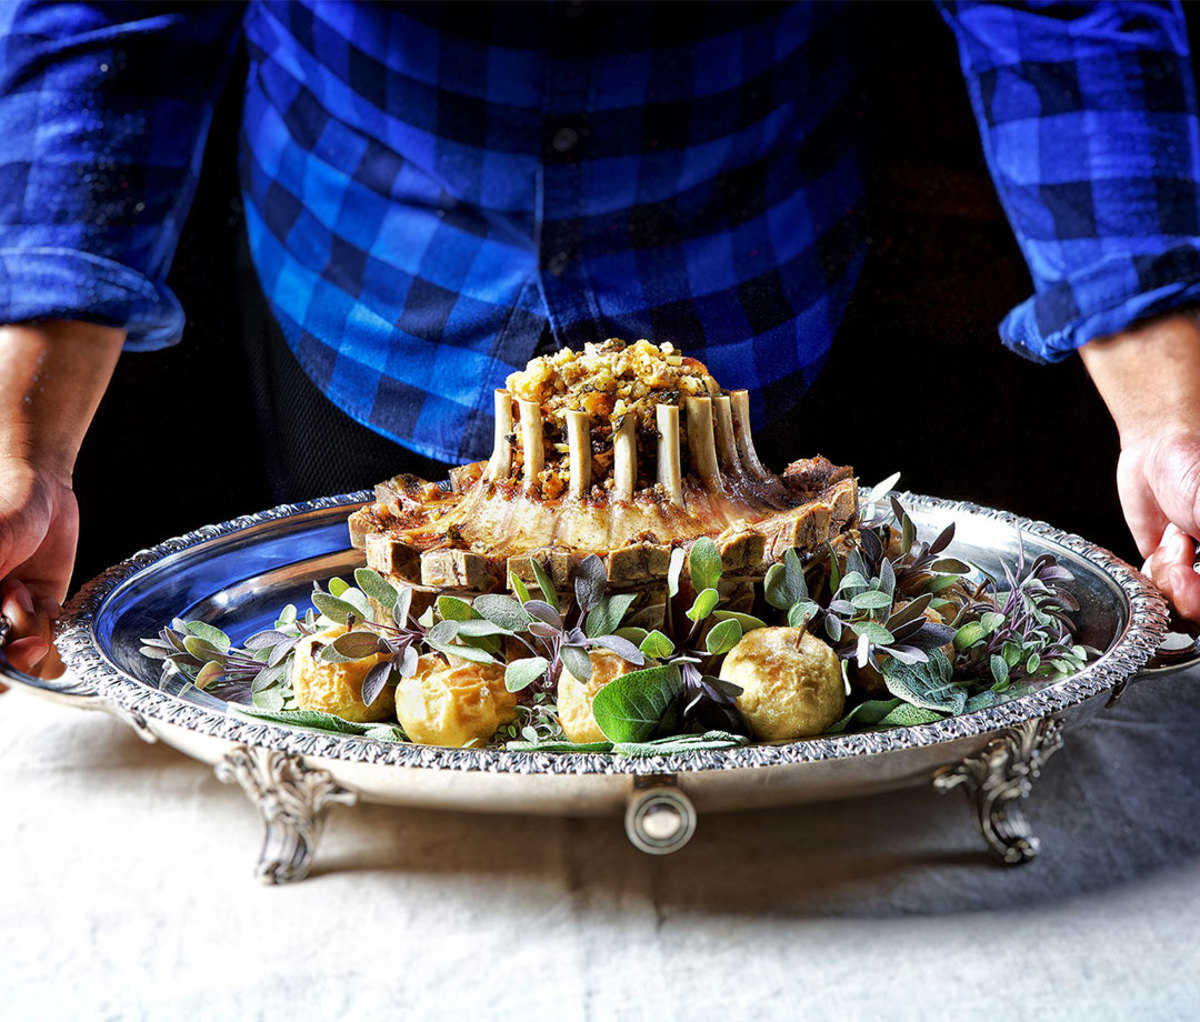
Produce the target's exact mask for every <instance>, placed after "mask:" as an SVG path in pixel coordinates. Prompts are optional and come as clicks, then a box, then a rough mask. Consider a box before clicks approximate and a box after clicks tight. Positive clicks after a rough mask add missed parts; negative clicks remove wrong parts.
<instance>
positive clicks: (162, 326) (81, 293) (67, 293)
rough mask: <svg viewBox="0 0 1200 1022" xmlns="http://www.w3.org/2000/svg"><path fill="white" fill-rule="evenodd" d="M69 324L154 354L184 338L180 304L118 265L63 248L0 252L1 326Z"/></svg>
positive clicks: (160, 286) (157, 286)
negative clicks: (108, 333)
mask: <svg viewBox="0 0 1200 1022" xmlns="http://www.w3.org/2000/svg"><path fill="white" fill-rule="evenodd" d="M34 319H73V320H81V321H83V322H88V323H99V324H102V325H104V326H112V327H119V328H123V329H125V330H127V331H128V332H129V336H128V338H127V339H126V342H125V348H126V350H129V351H153V350H155V349H157V348H165V347H167V346H168V345H171V344H175V343H176V342H177V341H178V340H179V338H180V337H181V336H182V335H183V324H184V314H183V307H182V306H181V305H180V304H179V299H178V298H176V297H175V295H174V294H173V293H172V292H171V291H170V289H168V288H167V287H166V286H165V285H163V284H161V283H159V282H157V281H154V280H151V279H150V278H149V277H146V276H145V275H143V274H141V273H139V272H137V270H133V269H130V268H129V267H128V266H124V265H122V264H121V263H117V262H113V261H112V260H111V259H104V258H101V257H100V256H95V255H91V254H90V253H87V252H79V251H76V250H74V249H61V248H0V323H21V322H26V321H28V320H34Z"/></svg>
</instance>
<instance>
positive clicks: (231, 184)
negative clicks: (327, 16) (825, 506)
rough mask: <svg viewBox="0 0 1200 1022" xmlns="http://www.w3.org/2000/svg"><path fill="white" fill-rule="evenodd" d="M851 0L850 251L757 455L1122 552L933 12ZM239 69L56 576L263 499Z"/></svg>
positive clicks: (1111, 441) (1078, 398) (1089, 421)
mask: <svg viewBox="0 0 1200 1022" xmlns="http://www.w3.org/2000/svg"><path fill="white" fill-rule="evenodd" d="M858 13H859V14H860V16H861V18H862V22H863V27H864V32H865V40H866V45H867V47H868V54H867V57H868V59H867V61H866V66H867V68H868V69H869V70H868V74H867V77H866V79H865V80H864V83H863V96H862V98H863V103H862V107H863V111H864V114H863V116H864V117H865V118H866V119H867V121H868V125H867V126H868V130H869V134H870V135H871V137H873V138H874V140H875V152H874V157H873V165H872V166H873V172H872V185H871V189H870V207H869V233H870V237H871V246H870V252H869V255H868V259H867V263H866V268H865V270H864V273H863V277H862V279H861V282H860V284H859V287H858V290H857V292H856V295H855V298H854V300H853V301H852V303H851V306H850V309H849V312H848V314H847V317H846V320H845V322H844V324H843V326H842V329H841V330H840V332H839V334H838V338H837V341H836V343H835V345H834V350H833V354H832V356H831V358H830V361H829V364H828V365H827V367H826V369H825V372H824V373H823V375H822V376H821V378H820V379H819V380H818V381H817V382H816V384H815V385H814V387H813V388H812V390H811V391H810V393H809V395H808V396H807V397H806V398H805V400H804V401H803V402H802V403H801V405H800V407H799V408H798V409H797V410H796V412H795V413H793V414H791V415H789V416H788V417H787V418H786V419H785V420H784V421H783V422H780V423H777V424H776V425H775V426H774V427H772V428H771V429H769V430H765V431H763V432H762V433H761V434H759V435H758V441H759V447H760V452H761V453H762V454H763V455H764V458H765V460H767V462H768V464H770V465H772V467H774V468H776V469H779V468H782V466H783V465H784V464H786V463H787V461H789V460H791V459H793V458H796V457H802V456H808V455H811V454H815V453H818V452H819V453H822V454H825V455H826V456H828V457H829V458H831V459H833V460H834V461H835V462H838V463H842V464H851V465H853V466H854V467H855V469H856V471H857V473H858V475H859V477H860V479H861V480H862V482H863V483H865V484H872V483H875V482H877V481H879V480H880V479H882V478H884V477H885V476H887V475H889V474H890V473H891V472H893V471H896V470H897V469H899V470H901V471H902V472H903V473H904V475H903V478H902V480H901V485H902V486H903V487H904V488H906V489H911V490H913V491H916V492H921V493H930V494H935V495H937V496H942V497H951V498H956V499H969V500H973V501H976V502H978V503H981V504H985V505H989V506H993V507H1002V508H1007V509H1009V510H1011V511H1015V512H1017V513H1019V514H1022V515H1026V516H1029V517H1032V518H1038V519H1043V520H1046V521H1049V522H1051V523H1052V524H1054V525H1056V526H1059V527H1060V528H1064V529H1068V530H1070V531H1073V532H1078V533H1080V534H1082V535H1084V536H1086V537H1088V538H1089V539H1092V540H1094V541H1096V542H1098V543H1101V544H1103V545H1105V546H1109V547H1111V548H1112V549H1114V550H1115V551H1116V552H1117V553H1119V554H1120V555H1121V556H1123V557H1126V558H1127V559H1130V560H1134V559H1135V558H1136V551H1135V550H1134V548H1133V545H1132V542H1131V540H1129V538H1128V536H1127V534H1126V532H1125V528H1124V524H1123V522H1122V519H1121V514H1120V507H1119V505H1118V503H1117V498H1116V492H1115V483H1114V478H1115V477H1114V472H1115V466H1116V457H1117V437H1116V430H1115V428H1114V427H1113V425H1112V422H1111V420H1110V419H1109V418H1108V415H1107V413H1106V411H1105V409H1104V407H1103V404H1102V403H1101V402H1100V400H1099V398H1098V397H1097V395H1096V392H1095V391H1094V389H1093V388H1092V386H1091V384H1090V382H1089V381H1088V379H1087V377H1086V374H1085V373H1084V370H1083V367H1082V364H1081V363H1080V362H1079V360H1078V359H1071V360H1069V361H1068V362H1066V363H1063V364H1060V365H1056V366H1038V365H1034V364H1032V363H1030V362H1027V361H1025V360H1024V359H1022V358H1020V357H1018V356H1016V355H1014V354H1012V353H1011V352H1008V351H1007V350H1005V349H1004V348H1003V347H1002V345H1001V344H1000V342H999V340H998V337H997V324H998V323H999V321H1000V319H1001V318H1002V317H1003V316H1004V314H1005V313H1006V312H1007V311H1008V310H1009V309H1010V308H1011V307H1012V306H1013V305H1015V304H1017V303H1018V302H1020V301H1023V300H1024V299H1025V298H1026V297H1028V295H1029V293H1030V291H1031V284H1030V281H1029V276H1028V273H1027V271H1026V269H1025V265H1024V263H1023V261H1022V259H1021V256H1020V253H1019V251H1018V249H1017V246H1016V243H1015V242H1014V240H1013V237H1012V233H1011V231H1010V230H1009V228H1008V225H1007V222H1006V221H1005V219H1004V215H1003V213H1002V211H1001V209H1000V206H999V203H998V201H997V199H996V196H995V193H994V191H993V189H992V186H991V182H990V178H989V177H988V175H987V171H986V168H985V165H984V162H983V157H982V152H981V149H980V143H979V136H978V132H977V129H976V126H975V121H974V118H973V117H972V115H971V111H970V107H969V104H968V100H967V94H966V89H965V86H964V85H963V82H962V78H961V76H960V74H959V70H958V59H957V51H956V48H955V45H954V40H953V37H952V36H951V34H950V31H949V29H948V28H946V26H945V25H944V24H943V23H942V21H941V19H940V17H939V16H938V14H937V12H936V10H935V9H934V7H933V5H932V4H928V3H878V4H875V3H872V4H860V5H858ZM244 67H245V65H244V62H243V63H240V64H239V65H235V67H234V69H233V73H232V75H231V77H230V84H229V87H228V88H227V89H226V90H225V96H224V98H223V100H222V103H221V106H220V108H219V110H218V115H217V118H216V121H215V122H214V126H213V130H212V133H211V135H210V142H209V148H208V153H207V158H206V164H205V172H204V175H203V179H202V182H201V187H200V192H199V194H198V195H197V199H196V202H195V204H194V206H193V209H192V214H191V217H190V219H189V221H188V224H187V228H186V230H185V232H184V236H183V239H182V241H181V244H180V247H179V252H178V255H177V257H176V260H175V265H174V268H173V270H172V273H171V277H170V281H169V282H170V285H171V286H172V288H174V290H175V292H176V293H177V294H178V296H179V298H180V300H181V301H182V302H183V305H184V308H185V309H186V310H187V313H188V325H187V331H186V336H185V338H184V341H183V343H182V344H180V345H178V346H177V347H174V348H171V349H168V350H165V351H160V352H151V353H145V354H136V355H127V356H124V357H123V358H122V359H121V362H120V365H119V367H118V369H117V373H116V378H115V379H114V381H113V385H112V387H111V389H110V391H109V393H108V395H107V396H106V398H105V400H104V402H103V404H102V405H101V408H100V411H99V413H98V415H97V418H96V422H95V424H94V426H93V429H92V431H91V434H90V435H89V438H88V440H87V442H86V443H85V444H84V448H83V451H82V452H81V455H80V459H79V464H78V466H77V469H76V491H77V493H78V496H79V502H80V508H81V516H82V522H83V526H82V535H81V538H80V550H79V559H78V562H77V570H76V577H75V581H74V583H73V586H72V589H74V588H75V587H77V586H78V585H79V584H80V583H81V582H82V581H85V580H86V579H88V578H90V577H92V576H93V575H95V574H96V573H98V572H99V571H101V570H102V569H103V568H105V567H106V566H108V565H109V564H112V563H114V562H116V561H118V560H121V559H123V558H125V557H128V556H129V555H131V554H132V553H134V552H135V551H137V550H138V549H141V548H143V547H147V546H151V545H153V544H155V543H157V542H159V541H160V540H162V539H165V538H167V537H169V536H173V535H176V534H178V533H181V532H186V531H189V530H191V529H194V528H196V527H198V526H200V525H203V524H206V523H209V522H216V521H221V520H224V519H227V518H231V517H234V516H236V515H239V514H245V513H248V512H252V511H257V510H260V509H262V508H264V507H267V506H270V505H271V504H272V503H273V500H272V498H271V493H270V490H269V487H268V485H267V470H266V467H265V463H264V457H263V453H262V445H260V443H259V441H258V439H257V428H256V423H255V415H254V406H253V402H252V400H251V397H250V388H249V385H248V383H247V380H246V376H245V371H244V356H243V353H242V347H241V344H240V342H239V340H238V337H239V332H240V313H239V301H238V292H239V287H238V276H237V275H238V273H239V272H246V271H245V270H239V261H238V249H239V245H238V239H239V236H240V230H241V209H240V202H239V200H238V198H237V173H236V142H237V115H238V103H239V100H240V93H241V82H242V81H244V76H245V71H244ZM386 474H390V473H387V472H385V473H382V474H381V475H386ZM375 481H376V480H375V479H373V478H364V479H362V480H360V481H357V482H356V483H354V484H353V485H352V486H347V487H346V488H347V489H350V488H356V487H360V486H363V487H365V486H369V485H370V484H371V483H373V482H375ZM295 496H296V497H297V498H299V497H314V496H319V494H316V493H312V494H296V495H295Z"/></svg>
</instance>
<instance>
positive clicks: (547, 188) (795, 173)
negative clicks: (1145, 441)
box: [0, 0, 1200, 461]
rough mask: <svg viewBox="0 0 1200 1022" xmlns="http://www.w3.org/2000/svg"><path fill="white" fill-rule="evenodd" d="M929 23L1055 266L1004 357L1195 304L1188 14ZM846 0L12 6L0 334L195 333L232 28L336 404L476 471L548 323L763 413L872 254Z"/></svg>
mask: <svg viewBox="0 0 1200 1022" xmlns="http://www.w3.org/2000/svg"><path fill="white" fill-rule="evenodd" d="M941 9H942V12H943V14H944V16H945V18H946V20H947V21H948V22H949V24H950V26H951V28H952V29H953V30H954V32H955V34H956V36H957V38H958V42H959V48H960V52H961V54H962V61H963V67H964V70H965V72H966V75H967V80H968V86H969V88H970V90H971V96H972V100H973V102H974V105H975V109H976V113H977V115H978V117H979V121H980V125H981V129H982V132H983V137H984V148H985V153H986V155H987V157H988V160H989V163H990V165H991V167H992V170H993V173H994V174H995V177H996V181H997V185H998V187H999V189H1000V193H1001V196H1002V198H1003V200H1004V202H1005V205H1006V208H1007V209H1008V212H1009V214H1010V217H1011V218H1012V222H1013V227H1014V230H1015V232H1016V234H1017V237H1018V240H1019V241H1020V243H1021V244H1022V247H1023V249H1024V251H1025V254H1026V256H1027V258H1028V260H1029V264H1030V269H1031V272H1032V275H1033V279H1034V287H1035V295H1034V297H1033V298H1031V299H1030V300H1029V301H1028V302H1026V303H1024V304H1023V305H1021V306H1020V307H1018V308H1017V309H1016V310H1014V311H1013V313H1012V314H1010V316H1009V317H1008V318H1007V319H1006V321H1005V324H1004V326H1003V329H1002V332H1003V335H1004V337H1005V339H1006V341H1007V342H1008V343H1010V344H1011V345H1013V346H1014V347H1017V348H1018V349H1020V350H1022V351H1023V352H1025V353H1026V354H1029V355H1031V356H1033V357H1035V358H1040V359H1046V360H1052V359H1056V358H1060V357H1063V356H1064V355H1065V354H1066V353H1068V352H1069V351H1070V350H1072V349H1073V348H1074V347H1076V346H1078V345H1079V344H1081V343H1084V342H1085V341H1086V340H1088V339H1089V338H1090V337H1093V336H1097V335H1099V334H1103V333H1106V332H1110V331H1112V330H1115V329H1120V328H1121V327H1122V326H1124V325H1126V324H1127V323H1129V322H1130V321H1131V320H1132V319H1135V318H1137V317H1139V316H1143V315H1149V314H1153V313H1155V312H1158V311H1162V310H1165V309H1167V308H1171V307H1175V306H1177V305H1179V304H1181V303H1184V302H1187V301H1190V300H1193V299H1194V297H1195V296H1194V295H1193V293H1192V292H1193V290H1194V289H1196V287H1197V286H1198V284H1197V282H1198V281H1200V260H1198V257H1197V245H1196V237H1195V236H1196V234H1197V233H1198V232H1197V221H1198V219H1200V214H1198V210H1197V200H1196V195H1197V191H1196V182H1197V180H1198V178H1200V174H1198V171H1197V151H1198V149H1197V134H1198V133H1197V120H1196V102H1195V95H1194V87H1193V85H1192V81H1191V77H1190V72H1189V69H1188V63H1187V62H1188V53H1187V44H1186V35H1185V33H1184V26H1183V15H1182V12H1181V10H1180V8H1179V7H1178V6H1177V5H1167V6H1160V5H1150V4H1129V5H1111V4H1095V5H1089V4H1081V5H1033V4H1031V5H1023V6H1009V5H997V4H978V5H977V4H943V5H941ZM852 15H853V11H852V10H850V9H848V8H847V7H846V6H845V5H842V4H836V3H817V4H786V5H781V4H767V5H761V4H753V3H711V4H695V5H691V4H689V5H681V4H660V5H656V4H648V3H640V4H616V3H593V2H583V3H580V2H576V0H570V2H563V0H553V2H526V3H516V4H500V5H492V4H488V5H476V4H465V3H443V4H387V5H385V4H366V3H362V4H359V3H317V2H300V0H298V2H292V3H282V2H281V3H268V2H250V3H247V4H230V3H215V4H206V3H186V2H174V3H165V2H160V0H144V2H137V3H78V2H72V0H64V2H58V3H34V2H29V0H0V138H3V139H4V140H5V145H4V146H3V147H2V148H0V320H6V321H19V320H25V319H31V318H36V317H40V316H74V317H77V318H83V319H88V320H93V321H97V322H103V323H111V324H117V325H124V326H127V327H128V329H129V332H130V340H129V346H130V347H132V348H153V347H157V346H161V345H164V344H168V343H172V342H174V341H175V340H177V339H178V338H179V336H180V335H181V333H182V329H183V322H184V317H183V312H182V310H181V309H180V308H179V305H178V302H177V301H176V300H175V298H174V297H173V296H172V295H171V293H170V291H169V290H168V289H167V288H166V286H165V284H164V279H165V276H166V272H167V269H168V267H169V264H170V259H171V255H172V253H173V251H174V248H175V245H176V244H177V241H178V236H179V230H180V226H181V224H182V220H183V218H184V217H185V216H186V213H187V208H188V203H189V200H190V197H191V195H192V194H193V192H194V188H195V183H196V177H197V174H198V172H199V166H200V161H201V156H202V151H203V143H204V136H205V133H206V131H207V127H208V123H209V120H210V118H211V114H212V105H213V100H214V96H215V95H216V93H217V91H218V89H219V87H220V84H221V81H222V78H223V76H224V74H225V71H226V68H227V66H228V64H229V57H230V54H231V52H232V49H233V46H234V44H235V42H236V40H237V38H238V35H239V33H241V34H242V35H243V36H244V39H245V41H246V45H247V49H248V52H249V74H248V77H247V82H246V88H245V106H244V113H243V130H242V144H241V147H240V153H241V155H240V159H241V178H242V187H243V193H244V198H245V209H246V226H247V231H248V235H249V241H250V246H251V251H252V253H253V257H254V262H255V265H256V268H257V271H258V274H259V278H260V281H261V283H262V286H263V289H264V292H265V293H266V296H267V298H268V300H269V302H270V304H271V307H272V310H273V311H274V313H275V315H276V316H277V317H278V319H279V322H280V324H281V326H282V328H283V332H284V335H285V337H286V338H287V340H288V343H289V345H290V346H291V347H292V349H293V351H294V352H295V353H296V355H297V357H298V359H299V360H300V363H301V364H302V365H303V366H304V368H305V370H306V371H307V372H308V374H309V375H310V376H311V377H312V378H313V380H314V381H315V382H316V383H317V385H318V386H320V387H321V388H322V389H323V390H324V391H325V392H326V393H327V394H328V395H329V396H330V397H331V399H333V400H334V401H335V402H336V403H337V404H338V405H339V406H340V407H342V408H343V409H344V410H345V411H347V412H348V413H349V414H351V415H352V416H354V417H355V418H356V419H358V420H359V421H360V422H363V423H365V424H367V425H369V426H371V427H372V428H373V429H375V430H377V431H378V432H380V433H382V434H384V435H386V436H390V437H392V438H394V439H396V440H398V441H399V442H401V443H403V444H405V445H407V446H409V447H411V448H413V449H415V450H418V451H420V452H421V453H423V454H426V455H429V456H432V457H436V458H440V459H443V460H446V461H460V460H463V459H466V458H472V457H477V456H479V455H480V454H481V453H482V452H484V451H485V450H486V449H487V447H488V445H489V442H490V437H491V429H492V422H491V390H492V388H494V387H496V386H499V385H502V383H503V380H504V377H505V376H506V375H507V374H508V373H509V372H511V371H512V370H513V369H515V368H519V367H520V366H522V365H523V364H524V363H525V361H526V360H527V359H528V358H529V357H530V356H531V355H532V354H533V353H534V351H535V349H536V348H537V346H538V343H539V340H540V339H541V338H542V337H543V335H544V334H546V333H548V334H549V335H551V336H552V337H553V338H554V340H555V341H557V342H558V343H562V344H567V345H572V346H578V345H580V344H582V343H584V342H586V341H589V340H601V339H603V338H605V337H609V336H623V337H628V338H634V337H649V338H652V339H654V340H656V341H660V342H661V341H666V340H670V341H673V342H675V343H676V344H678V345H679V346H681V347H683V348H684V349H685V350H687V351H688V353H690V354H694V355H696V356H697V357H699V358H701V359H703V360H704V361H705V362H707V363H708V365H709V367H710V369H711V370H712V372H713V373H714V374H715V375H716V376H717V377H718V378H719V379H721V380H722V381H724V382H727V384H728V385H730V386H740V387H747V388H749V389H750V391H751V393H752V396H753V398H752V403H753V410H754V413H755V418H756V421H758V422H759V423H761V422H763V421H764V420H766V419H768V418H771V417H774V416H777V415H778V414H780V413H781V412H782V411H784V410H785V409H786V408H787V407H788V406H789V405H791V404H792V403H793V402H794V401H795V400H797V399H798V398H799V396H800V395H801V394H802V393H803V391H804V389H805V387H806V385H807V383H808V382H810V381H811V380H812V378H813V377H814V376H815V374H816V373H817V372H818V371H819V369H820V367H821V365H822V364H823V362H824V360H825V357H826V354H827V352H828V349H829V345H830V343H831V341H832V338H833V334H834V332H835V330H836V328H837V325H838V322H839V320H840V318H841V315H842V313H843V311H844V309H845V306H846V303H847V301H848V299H849V296H850V293H851V290H852V288H853V285H854V282H855V279H856V277H857V275H858V272H859V268H860V266H861V263H862V259H863V254H864V244H865V243H864V225H863V222H862V216H861V204H862V197H863V192H864V187H865V181H864V174H863V170H862V161H861V154H860V151H859V140H858V139H857V137H856V129H857V124H858V120H859V119H858V118H857V117H856V116H855V110H856V107H855V104H856V102H858V101H859V97H858V92H859V91H860V90H859V84H860V80H859V77H858V74H857V70H856V69H857V66H858V65H857V61H856V59H855V58H856V52H857V49H856V45H855V39H854V32H853V28H854V25H853V16H852ZM914 116H919V111H914Z"/></svg>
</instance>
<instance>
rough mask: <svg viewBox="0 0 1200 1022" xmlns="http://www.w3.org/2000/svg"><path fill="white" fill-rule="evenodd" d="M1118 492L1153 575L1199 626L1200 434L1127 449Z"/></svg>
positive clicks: (1182, 612) (1184, 615)
mask: <svg viewBox="0 0 1200 1022" xmlns="http://www.w3.org/2000/svg"><path fill="white" fill-rule="evenodd" d="M1117 490H1118V493H1119V495H1120V498H1121V507H1122V509H1123V510H1124V512H1125V520H1126V522H1127V523H1128V524H1129V529H1130V532H1132V533H1133V538H1134V542H1136V543H1137V547H1138V551H1139V552H1140V553H1141V555H1142V556H1143V557H1144V558H1146V563H1145V565H1144V566H1143V568H1142V570H1143V571H1144V572H1145V573H1146V574H1147V575H1149V576H1150V577H1151V578H1152V579H1153V580H1154V583H1155V585H1157V586H1158V587H1159V589H1161V590H1162V592H1163V595H1164V596H1166V597H1167V599H1168V600H1170V602H1171V604H1172V605H1173V606H1174V607H1175V610H1176V612H1177V613H1178V614H1179V616H1180V617H1182V618H1184V619H1185V620H1188V621H1192V622H1197V623H1200V574H1197V573H1196V570H1195V569H1194V568H1193V564H1194V563H1195V562H1196V547H1195V543H1194V542H1193V541H1192V537H1193V536H1200V521H1198V516H1197V509H1198V499H1200V434H1198V433H1180V434H1176V435H1173V436H1163V437H1160V438H1158V439H1156V440H1155V439H1148V440H1147V441H1143V442H1139V443H1135V444H1133V445H1131V446H1127V447H1124V448H1123V449H1122V451H1121V457H1120V460H1119V461H1118V462H1117Z"/></svg>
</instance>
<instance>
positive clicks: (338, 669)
mask: <svg viewBox="0 0 1200 1022" xmlns="http://www.w3.org/2000/svg"><path fill="white" fill-rule="evenodd" d="M345 634H346V627H345V626H344V625H333V626H332V627H330V628H326V629H325V630H324V631H321V632H316V633H315V634H313V635H309V636H307V637H305V638H303V639H301V640H300V641H299V642H298V643H296V653H295V657H294V658H293V660H292V690H293V692H294V693H295V696H296V705H297V706H299V707H300V709H302V710H320V711H321V712H323V713H332V714H335V715H336V716H338V717H341V718H342V719H344V720H349V721H353V722H354V723H356V724H368V723H374V722H376V721H382V720H392V719H393V718H394V717H395V715H396V703H395V697H394V692H393V686H392V685H390V684H389V685H387V686H385V687H384V690H383V691H382V692H380V693H379V696H378V698H376V700H375V702H373V703H372V704H371V705H370V706H367V705H366V704H365V703H364V702H363V701H362V687H363V681H364V679H365V678H366V676H367V673H368V672H369V671H370V670H371V668H372V667H374V666H375V665H376V664H378V663H382V662H383V661H384V660H386V659H387V656H386V654H383V653H376V654H374V655H372V656H368V657H363V658H362V659H361V660H351V661H349V662H347V663H341V664H331V663H325V662H324V661H322V660H317V659H314V657H313V647H314V646H315V645H317V644H318V643H320V644H321V645H327V644H328V643H330V642H333V640H334V639H336V638H337V637H338V636H340V635H345Z"/></svg>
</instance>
